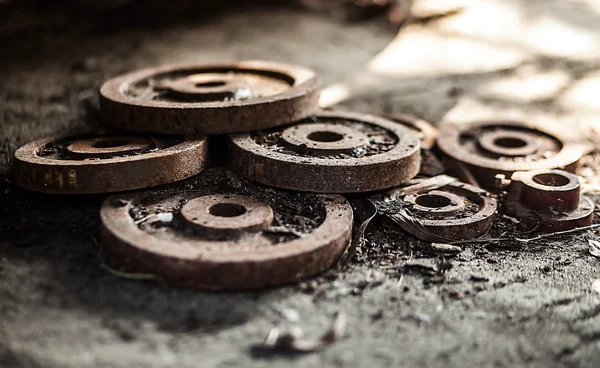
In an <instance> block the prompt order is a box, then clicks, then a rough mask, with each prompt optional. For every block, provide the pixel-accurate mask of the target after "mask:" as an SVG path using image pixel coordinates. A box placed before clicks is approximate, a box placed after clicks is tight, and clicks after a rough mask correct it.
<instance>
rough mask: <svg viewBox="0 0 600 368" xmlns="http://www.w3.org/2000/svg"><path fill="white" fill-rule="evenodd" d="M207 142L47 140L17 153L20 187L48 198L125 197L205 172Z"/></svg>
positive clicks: (99, 138) (101, 138)
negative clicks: (124, 193)
mask: <svg viewBox="0 0 600 368" xmlns="http://www.w3.org/2000/svg"><path fill="white" fill-rule="evenodd" d="M206 151H207V147H206V138H204V137H189V138H187V139H183V138H170V139H165V140H161V139H158V138H154V137H149V136H130V135H124V136H95V137H81V138H79V137H65V138H47V139H41V140H38V141H35V142H31V143H28V144H26V145H24V146H23V147H21V148H19V149H18V150H17V151H16V152H15V178H16V183H17V185H18V186H20V187H22V188H25V189H28V190H32V191H36V192H44V193H55V194H93V193H110V192H120V191H125V190H132V189H141V188H147V187H153V186H156V185H161V184H166V183H171V182H174V181H178V180H182V179H185V178H188V177H190V176H192V175H195V174H198V173H199V172H201V171H202V170H204V168H205V167H206V162H207V154H206Z"/></svg>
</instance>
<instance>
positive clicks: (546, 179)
mask: <svg viewBox="0 0 600 368" xmlns="http://www.w3.org/2000/svg"><path fill="white" fill-rule="evenodd" d="M533 181H534V182H536V183H538V184H540V185H545V186H547V187H562V186H565V185H567V184H569V182H570V180H569V178H567V177H566V176H563V175H560V174H538V175H535V176H534V177H533Z"/></svg>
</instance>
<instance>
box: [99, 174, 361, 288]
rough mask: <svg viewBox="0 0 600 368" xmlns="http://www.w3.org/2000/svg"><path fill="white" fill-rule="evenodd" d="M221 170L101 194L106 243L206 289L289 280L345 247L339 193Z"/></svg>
mask: <svg viewBox="0 0 600 368" xmlns="http://www.w3.org/2000/svg"><path fill="white" fill-rule="evenodd" d="M230 174H231V173H230ZM228 177H229V175H227V174H226V173H224V172H223V170H220V169H210V170H208V171H206V172H204V173H203V174H200V175H198V176H196V177H194V178H193V179H190V181H191V183H190V182H189V181H187V182H186V183H185V186H183V187H182V186H181V185H179V186H178V185H175V186H172V188H168V189H165V190H159V191H150V190H148V191H143V192H137V193H135V192H130V193H124V194H119V195H113V196H111V197H109V198H107V199H106V201H105V202H104V204H103V206H102V209H101V212H100V215H101V220H102V238H103V245H104V247H105V249H106V250H107V251H108V252H109V254H111V255H112V256H113V257H114V259H115V260H116V261H117V263H119V264H120V265H121V266H122V267H123V268H125V269H126V270H128V271H131V272H141V273H149V274H154V275H157V276H159V277H160V278H162V279H164V280H166V281H167V282H169V283H172V284H175V285H180V286H185V287H192V288H199V289H209V290H236V289H257V288H263V287H269V286H276V285H281V284H286V283H291V282H295V281H297V280H300V279H303V278H306V277H309V276H313V275H316V274H318V273H320V272H322V271H324V270H326V269H327V268H329V267H330V266H331V265H333V264H334V262H336V261H337V259H338V258H339V257H340V256H341V254H342V253H343V252H344V250H345V248H346V247H347V245H348V243H349V241H350V237H351V233H352V209H351V207H350V205H349V204H348V202H347V201H346V200H345V199H344V198H343V197H342V196H340V195H316V194H308V193H297V192H296V193H290V192H285V191H275V190H273V189H271V188H265V187H261V186H259V185H256V184H252V183H243V184H242V185H239V179H236V178H234V179H233V180H231V181H230V180H229V178H228ZM236 183H237V184H236ZM182 184H183V183H182Z"/></svg>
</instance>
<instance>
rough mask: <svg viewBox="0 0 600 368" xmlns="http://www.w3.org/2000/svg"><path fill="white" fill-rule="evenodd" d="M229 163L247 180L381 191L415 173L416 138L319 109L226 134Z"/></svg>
mask: <svg viewBox="0 0 600 368" xmlns="http://www.w3.org/2000/svg"><path fill="white" fill-rule="evenodd" d="M230 153H231V165H232V168H233V169H234V171H236V172H237V173H239V174H240V175H243V176H245V177H247V178H249V179H251V180H255V181H257V182H260V183H263V184H266V185H271V186H274V187H278V188H285V189H293V190H300V191H312V192H319V193H356V192H367V191H372V190H381V189H386V188H390V187H394V186H397V185H400V184H402V183H405V182H407V181H408V180H410V179H412V178H413V177H414V176H415V175H416V174H417V173H418V171H419V165H420V152H419V140H418V138H417V136H416V135H415V134H414V133H413V132H412V131H411V130H410V129H408V128H405V127H404V126H402V125H399V124H396V123H394V122H392V121H389V120H386V119H383V118H381V117H376V116H372V115H365V114H358V113H340V112H320V113H319V114H317V115H315V116H313V117H311V118H309V119H305V120H302V121H299V122H297V123H295V124H293V125H290V126H287V127H281V128H276V129H272V130H268V131H258V132H254V133H246V134H236V135H232V136H231V144H230Z"/></svg>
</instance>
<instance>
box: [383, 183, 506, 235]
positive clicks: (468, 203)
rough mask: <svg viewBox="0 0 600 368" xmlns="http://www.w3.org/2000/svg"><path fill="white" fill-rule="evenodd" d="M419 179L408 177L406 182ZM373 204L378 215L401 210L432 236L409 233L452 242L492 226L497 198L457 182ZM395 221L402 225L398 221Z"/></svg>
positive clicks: (481, 232) (485, 230)
mask: <svg viewBox="0 0 600 368" xmlns="http://www.w3.org/2000/svg"><path fill="white" fill-rule="evenodd" d="M423 180H424V179H415V180H411V181H410V182H409V184H410V185H415V184H419V183H420V182H422V181H423ZM375 204H376V206H377V207H378V209H379V210H380V211H379V212H381V213H382V214H387V215H391V216H394V215H395V214H397V213H398V212H400V211H403V212H404V213H405V214H407V215H408V216H409V217H410V220H411V221H418V223H419V224H420V225H421V226H422V228H424V229H425V230H426V231H427V232H429V233H431V234H432V235H433V236H431V235H430V234H420V233H418V232H415V231H414V230H415V229H414V228H411V229H410V231H409V232H411V233H413V235H415V236H417V237H418V238H421V239H424V240H430V241H431V238H440V239H442V240H452V241H454V240H464V239H471V238H476V237H479V236H482V235H484V234H485V233H487V232H488V230H489V229H490V227H491V226H492V222H493V221H494V218H495V214H496V209H497V201H496V199H495V198H494V197H493V196H492V195H491V194H490V193H488V192H486V191H485V190H483V189H481V188H477V187H475V186H472V185H469V184H466V183H461V182H454V183H451V184H448V185H445V186H443V187H440V188H437V189H434V190H425V191H421V192H418V193H411V194H404V195H401V196H400V197H398V199H396V200H394V201H389V202H388V201H385V200H383V201H382V200H381V199H376V200H375ZM397 223H398V224H399V225H400V226H402V222H401V221H400V222H397ZM409 225H410V224H409Z"/></svg>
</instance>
